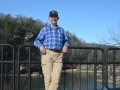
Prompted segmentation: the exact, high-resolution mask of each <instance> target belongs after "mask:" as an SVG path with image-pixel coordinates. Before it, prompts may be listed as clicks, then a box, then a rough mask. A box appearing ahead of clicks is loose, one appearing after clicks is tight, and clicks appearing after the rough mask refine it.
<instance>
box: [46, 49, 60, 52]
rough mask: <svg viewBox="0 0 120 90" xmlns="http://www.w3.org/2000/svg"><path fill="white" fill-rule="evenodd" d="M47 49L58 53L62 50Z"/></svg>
mask: <svg viewBox="0 0 120 90" xmlns="http://www.w3.org/2000/svg"><path fill="white" fill-rule="evenodd" d="M48 50H51V51H54V52H58V53H60V52H62V50H57V49H48Z"/></svg>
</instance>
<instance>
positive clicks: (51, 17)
mask: <svg viewBox="0 0 120 90" xmlns="http://www.w3.org/2000/svg"><path fill="white" fill-rule="evenodd" d="M50 17H51V18H53V17H55V18H57V17H58V15H51V16H50Z"/></svg>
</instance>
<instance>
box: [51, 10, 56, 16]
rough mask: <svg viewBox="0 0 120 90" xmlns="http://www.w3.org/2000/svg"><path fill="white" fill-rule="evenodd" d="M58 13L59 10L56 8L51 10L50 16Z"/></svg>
mask: <svg viewBox="0 0 120 90" xmlns="http://www.w3.org/2000/svg"><path fill="white" fill-rule="evenodd" d="M52 15H56V16H58V12H57V11H55V10H52V11H50V13H49V16H52Z"/></svg>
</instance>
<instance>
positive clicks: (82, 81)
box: [3, 71, 111, 90]
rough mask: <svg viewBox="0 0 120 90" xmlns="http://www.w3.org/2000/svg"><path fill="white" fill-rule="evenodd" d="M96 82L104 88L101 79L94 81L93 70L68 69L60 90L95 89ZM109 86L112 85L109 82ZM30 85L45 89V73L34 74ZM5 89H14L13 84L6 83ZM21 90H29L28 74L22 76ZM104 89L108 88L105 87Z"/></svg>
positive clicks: (35, 88)
mask: <svg viewBox="0 0 120 90" xmlns="http://www.w3.org/2000/svg"><path fill="white" fill-rule="evenodd" d="M87 77H88V78H87ZM64 78H65V80H64ZM16 79H17V78H16ZM94 84H96V87H97V89H99V90H102V88H103V86H102V83H101V81H97V82H95V81H94V73H93V72H88V73H87V72H79V71H75V72H73V74H72V72H71V71H66V72H65V73H64V72H62V75H61V79H60V83H59V90H94ZM109 86H111V85H110V84H109ZM30 87H31V90H44V80H43V75H39V74H38V73H37V74H32V75H31V86H30ZM3 90H13V87H12V84H11V83H8V84H6V86H4V89H3ZM20 90H29V79H28V75H27V74H26V75H25V74H24V75H21V76H20ZM103 90H107V89H106V88H104V89H103Z"/></svg>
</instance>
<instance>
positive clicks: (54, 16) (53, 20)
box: [49, 15, 59, 24]
mask: <svg viewBox="0 0 120 90" xmlns="http://www.w3.org/2000/svg"><path fill="white" fill-rule="evenodd" d="M49 19H50V22H51V24H56V23H57V21H58V19H59V17H58V16H57V15H51V16H49Z"/></svg>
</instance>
